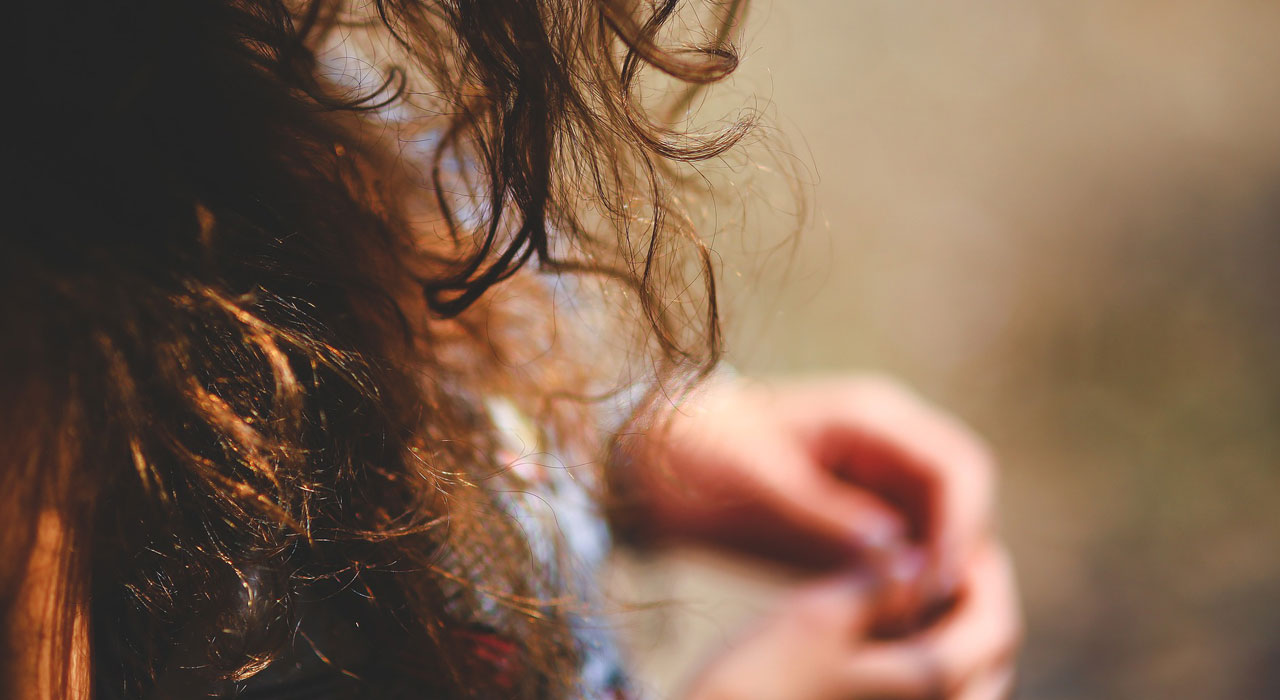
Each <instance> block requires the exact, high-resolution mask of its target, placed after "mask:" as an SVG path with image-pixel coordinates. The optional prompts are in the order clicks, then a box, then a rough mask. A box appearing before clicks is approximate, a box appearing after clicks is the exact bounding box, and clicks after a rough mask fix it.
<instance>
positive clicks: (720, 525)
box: [625, 378, 993, 598]
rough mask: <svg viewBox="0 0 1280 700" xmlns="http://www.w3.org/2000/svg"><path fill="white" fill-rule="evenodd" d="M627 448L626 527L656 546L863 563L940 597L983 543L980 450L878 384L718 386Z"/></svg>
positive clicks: (823, 563) (986, 460) (986, 473)
mask: <svg viewBox="0 0 1280 700" xmlns="http://www.w3.org/2000/svg"><path fill="white" fill-rule="evenodd" d="M630 453H631V454H632V456H633V463H632V464H631V465H629V466H628V467H625V468H630V469H632V470H634V473H633V474H632V475H630V477H629V478H630V479H631V481H632V483H633V484H635V486H637V487H639V488H638V489H637V490H638V492H639V493H641V494H643V496H642V497H643V499H644V503H645V507H644V508H643V510H642V511H641V512H640V513H639V514H637V515H635V516H633V520H634V521H635V522H637V523H638V524H639V527H640V528H641V529H643V530H645V531H646V532H647V534H648V535H649V536H651V537H652V538H655V539H658V540H667V541H670V540H695V541H703V542H707V543H713V544H717V545H721V546H725V547H729V548H732V549H736V550H739V551H745V552H750V553H753V554H757V555H761V556H765V557H768V558H771V559H775V560H780V561H784V562H789V563H793V564H800V565H805V566H810V567H824V568H834V567H845V566H856V565H863V566H866V567H870V568H873V569H878V571H876V572H875V573H878V574H881V575H884V574H896V575H897V576H898V577H900V578H901V577H908V578H917V579H920V580H922V581H924V582H925V583H924V584H922V585H925V586H926V587H927V588H929V589H930V590H929V591H928V592H927V593H928V594H929V597H935V598H936V597H945V596H946V595H949V594H950V593H951V592H953V591H954V590H955V588H956V586H957V584H958V582H959V580H960V578H961V576H962V573H963V568H964V566H965V565H966V562H967V561H968V560H969V559H971V558H972V556H973V554H974V552H975V551H976V550H977V549H978V548H979V547H980V546H982V545H983V544H984V543H985V542H986V540H987V539H988V537H989V536H990V524H991V507H992V500H993V496H992V492H993V465H992V460H991V457H990V456H989V453H988V452H987V450H986V449H985V448H984V446H983V445H982V443H981V441H980V440H979V439H978V438H976V437H975V436H974V435H973V434H972V433H971V432H970V431H969V430H968V429H966V428H965V427H964V426H962V425H961V424H959V423H958V422H957V421H955V420H954V419H952V418H950V417H949V416H946V415H944V414H943V413H941V412H939V411H938V410H936V409H934V408H932V407H930V406H929V405H927V404H925V403H924V402H923V401H921V400H920V399H918V398H917V397H916V396H914V395H913V394H911V393H910V392H908V391H907V390H905V389H903V388H902V387H901V386H899V385H897V384H895V383H893V382H891V381H889V380H886V379H881V378H853V379H830V380H820V381H806V382H786V383H776V384H764V383H754V382H749V381H743V380H732V381H721V382H716V383H713V384H712V385H710V386H708V387H707V388H705V389H704V390H703V391H702V393H701V394H700V395H698V396H697V397H695V398H693V399H692V400H690V401H688V402H686V403H685V404H684V405H682V406H681V407H680V408H679V409H676V413H674V414H673V415H672V416H671V417H670V418H669V420H668V422H667V423H666V425H665V427H660V428H658V429H656V430H654V431H653V432H652V433H651V434H650V436H649V437H648V438H646V439H643V440H641V442H640V444H638V445H632V446H630ZM885 569H889V570H890V571H885Z"/></svg>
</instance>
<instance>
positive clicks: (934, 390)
mask: <svg viewBox="0 0 1280 700" xmlns="http://www.w3.org/2000/svg"><path fill="white" fill-rule="evenodd" d="M749 26H750V29H749V30H748V33H747V38H746V41H745V48H746V49H747V59H746V61H745V63H744V65H743V67H742V73H741V75H740V76H739V77H738V78H737V79H736V82H735V83H734V85H733V89H734V90H736V91H738V93H739V94H743V93H754V94H757V95H761V96H763V97H764V98H767V99H768V100H770V101H771V102H772V103H773V105H774V107H775V110H776V111H775V123H776V124H777V125H778V126H779V127H781V129H782V130H783V131H785V132H786V133H787V134H788V135H789V137H790V138H791V140H792V148H793V150H794V151H795V152H796V154H797V155H798V156H799V157H800V159H801V160H803V161H807V162H809V163H810V164H811V165H812V172H811V173H810V176H811V177H812V178H813V179H814V180H816V185H815V186H814V188H813V191H812V199H813V203H814V208H815V210H816V215H815V217H814V218H815V222H814V225H812V226H810V227H809V228H808V230H807V231H806V232H805V234H804V235H803V237H802V238H801V239H800V241H799V243H798V248H797V251H796V253H795V257H794V258H793V259H792V261H791V262H792V266H791V270H790V274H789V279H786V280H783V279H782V275H781V274H780V273H778V272H777V271H776V270H773V271H771V270H770V269H765V270H763V271H762V270H760V269H759V268H760V267H761V266H760V264H759V263H760V258H759V257H758V256H759V253H758V252H756V253H752V250H753V249H759V248H765V247H767V245H766V244H763V243H760V239H753V241H754V242H747V241H738V240H722V241H720V244H719V250H720V252H721V254H722V255H723V256H724V259H725V264H726V270H727V275H726V280H727V282H726V284H727V287H728V289H729V295H730V302H729V307H730V308H729V313H728V319H729V323H730V327H731V329H732V331H733V332H732V335H731V339H732V342H731V345H730V354H731V357H732V360H733V362H735V363H736V364H737V365H738V366H739V367H741V368H743V369H744V370H746V371H748V372H759V373H783V372H816V371H844V370H859V369H876V370H881V371H887V372H891V373H893V374H896V375H898V376H900V377H902V378H904V379H905V380H906V381H907V382H909V383H910V384H912V385H914V386H915V387H916V388H917V389H918V390H920V391H921V392H922V393H923V394H925V395H926V396H928V397H929V398H931V399H933V400H935V401H937V402H940V403H941V404H943V405H944V406H946V407H948V408H950V409H952V410H953V411H955V412H957V413H958V414H960V415H961V416H963V417H964V418H965V419H966V420H968V421H969V422H971V423H972V424H974V425H975V426H977V427H978V428H979V429H980V430H981V432H983V433H984V434H985V435H987V436H988V437H989V438H990V441H991V442H992V443H993V444H994V446H995V447H996V449H997V451H998V453H999V454H1000V456H1001V458H1002V461H1003V492H1002V507H1001V517H1002V521H1003V532H1004V534H1005V535H1006V537H1007V538H1008V540H1009V542H1010V544H1011V546H1012V548H1013V550H1014V553H1015V556H1016V558H1017V562H1018V566H1019V573H1020V577H1021V584H1022V590H1023V594H1024V597H1025V601H1024V604H1025V610H1026V613H1027V616H1028V621H1029V637H1028V640H1027V644H1026V648H1025V652H1024V656H1023V662H1022V664H1021V668H1022V684H1021V692H1020V697H1024V698H1031V699H1035V700H1056V699H1059V698H1090V699H1096V698H1122V699H1126V700H1129V699H1135V698H1178V699H1181V698H1206V699H1217V698H1231V699H1250V698H1259V699H1261V698H1276V697H1280V430H1277V428H1280V362H1278V360H1280V313H1278V312H1280V281H1278V280H1280V275H1277V274H1276V272H1277V271H1276V267H1277V263H1280V3H1275V2H1270V1H1269V0H1215V1H1213V2H1209V1H1208V0H1159V1H1157V0H971V1H970V2H964V3H957V2H943V1H941V0H914V1H911V2H904V1H903V0H847V1H836V0H817V1H810V2H798V1H797V2H774V3H773V4H768V3H764V2H761V3H757V5H756V7H755V9H754V10H753V14H752V16H751V17H750V25H749ZM759 236H763V237H764V238H763V239H764V240H767V238H768V233H767V232H761V233H759ZM753 254H754V255H756V256H757V257H755V258H754V259H753V257H752V255H753ZM787 255H788V253H786V252H785V251H783V252H782V253H779V254H777V255H775V256H774V258H770V260H772V261H774V262H775V263H776V264H779V265H780V264H782V263H783V262H785V260H786V259H787ZM765 267H766V268H767V267H768V266H767V265H766V266H765ZM738 272H742V273H743V277H742V278H738V277H737V273H738ZM744 282H745V283H744ZM621 570H622V571H623V572H624V574H627V575H624V576H623V578H626V579H628V584H629V586H630V590H631V592H632V594H633V596H632V599H635V598H639V599H641V600H666V601H671V602H669V603H668V604H666V605H663V606H659V607H658V608H656V609H654V610H652V611H648V612H643V613H633V614H630V615H628V616H626V620H627V623H626V624H627V628H628V629H629V630H630V631H631V634H632V637H633V639H632V645H633V647H634V649H635V653H636V655H637V657H638V660H639V661H638V663H639V665H640V666H641V669H642V673H646V674H647V675H648V678H649V681H648V683H649V687H650V688H651V689H652V690H654V691H655V694H656V695H659V696H661V695H662V694H663V693H667V692H671V691H672V690H673V689H676V688H678V687H679V684H680V682H681V680H682V679H684V678H686V677H687V675H688V674H689V673H690V672H692V671H693V670H694V669H695V668H696V664H697V663H698V661H699V660H700V659H702V658H704V657H705V655H706V654H707V653H709V652H710V651H711V650H713V649H714V648H715V647H716V646H718V645H719V644H722V643H723V642H724V641H725V639H727V638H728V637H730V636H731V635H732V633H733V632H734V631H735V630H736V629H737V628H738V626H739V625H740V623H741V622H742V621H744V620H745V619H747V618H749V617H750V615H751V614H753V613H754V612H756V611H759V610H762V609H764V608H765V607H767V603H768V600H769V598H770V596H771V595H773V593H774V592H775V591H776V589H777V580H776V579H777V577H776V576H774V575H773V574H768V573H758V572H754V571H753V570H750V569H748V568H746V567H744V566H742V565H739V564H733V563H724V562H720V561H718V560H712V561H711V562H710V563H708V560H706V559H705V558H704V557H702V556H701V555H677V556H667V557H661V558H658V559H656V560H655V559H647V560H644V561H641V562H638V563H637V562H636V561H634V560H632V561H629V562H627V561H624V562H623V563H622V564H621ZM744 574H745V575H744Z"/></svg>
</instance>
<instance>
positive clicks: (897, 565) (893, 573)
mask: <svg viewBox="0 0 1280 700" xmlns="http://www.w3.org/2000/svg"><path fill="white" fill-rule="evenodd" d="M925 564H926V560H925V556H924V552H921V551H920V550H918V549H902V550H899V551H898V552H897V553H896V554H895V555H894V556H893V557H892V558H891V559H890V560H889V565H888V567H887V570H886V571H885V575H886V576H887V577H888V578H889V579H890V580H891V581H893V582H894V583H895V584H905V583H915V582H916V581H918V580H920V577H921V576H923V575H924V570H925Z"/></svg>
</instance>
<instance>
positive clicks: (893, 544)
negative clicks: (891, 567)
mask: <svg viewBox="0 0 1280 700" xmlns="http://www.w3.org/2000/svg"><path fill="white" fill-rule="evenodd" d="M854 539H855V540H856V541H857V544H858V546H859V547H860V548H862V549H864V550H866V551H868V552H873V553H877V554H887V553H890V552H892V551H894V550H896V549H898V548H899V547H900V545H901V544H902V532H901V531H900V530H899V528H898V526H897V524H895V523H894V522H892V521H890V520H872V521H870V522H869V523H867V524H866V525H863V526H862V527H860V528H858V530H857V531H855V532H854Z"/></svg>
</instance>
